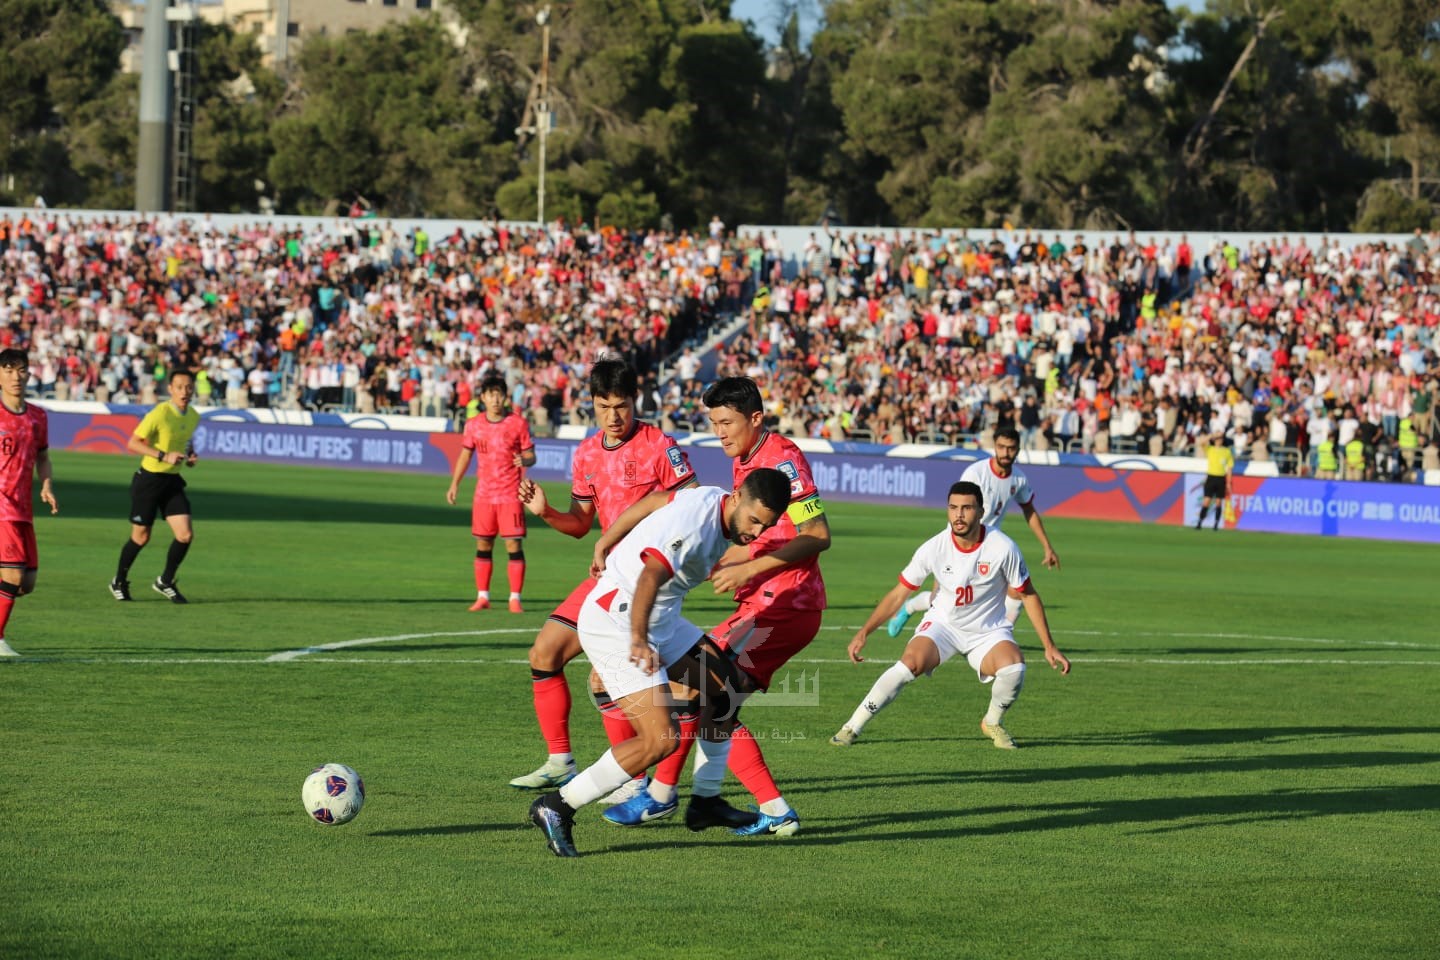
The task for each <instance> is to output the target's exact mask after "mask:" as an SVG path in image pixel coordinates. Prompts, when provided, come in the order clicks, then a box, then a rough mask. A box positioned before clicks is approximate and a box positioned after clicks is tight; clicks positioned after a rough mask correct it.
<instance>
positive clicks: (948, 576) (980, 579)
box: [900, 527, 1030, 633]
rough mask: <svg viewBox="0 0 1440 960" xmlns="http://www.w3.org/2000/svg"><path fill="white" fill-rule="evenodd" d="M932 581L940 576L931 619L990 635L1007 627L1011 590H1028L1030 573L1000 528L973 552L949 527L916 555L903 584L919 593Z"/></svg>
mask: <svg viewBox="0 0 1440 960" xmlns="http://www.w3.org/2000/svg"><path fill="white" fill-rule="evenodd" d="M926 577H934V578H935V596H934V598H933V599H932V600H931V601H930V609H929V610H928V611H926V613H925V618H926V620H940V621H942V622H943V623H945V624H946V625H947V626H949V627H951V628H952V629H955V630H962V631H966V632H974V633H984V632H987V631H990V630H998V629H1001V628H1003V627H1005V626H1006V625H1007V624H1008V623H1009V621H1008V620H1007V619H1006V617H1005V591H1006V588H1009V587H1013V588H1014V589H1016V590H1022V589H1024V587H1025V585H1026V584H1027V583H1029V582H1030V571H1029V569H1027V568H1026V566H1025V558H1024V557H1022V556H1021V555H1020V548H1019V547H1017V546H1016V545H1015V541H1014V540H1011V539H1010V538H1009V537H1007V536H1005V534H1003V533H1001V532H1000V531H999V530H991V529H989V528H986V529H985V531H984V533H983V534H982V536H981V538H980V542H979V543H977V544H975V546H973V547H971V548H970V549H969V550H966V549H964V548H963V547H961V546H960V544H959V542H958V541H956V539H955V537H954V535H953V534H952V533H951V532H950V529H949V528H948V527H947V528H946V529H945V530H943V531H941V532H940V533H938V534H936V535H935V536H933V537H931V538H930V539H929V540H926V541H925V542H924V543H922V544H921V545H920V548H919V549H918V550H916V551H915V555H914V556H913V557H911V558H910V562H909V563H908V564H906V565H905V569H904V570H902V571H901V572H900V582H901V583H903V584H904V585H905V586H907V587H909V588H910V589H911V590H918V589H920V587H921V586H922V585H923V584H924V583H925V578H926Z"/></svg>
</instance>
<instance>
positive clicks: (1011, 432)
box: [995, 424, 1020, 443]
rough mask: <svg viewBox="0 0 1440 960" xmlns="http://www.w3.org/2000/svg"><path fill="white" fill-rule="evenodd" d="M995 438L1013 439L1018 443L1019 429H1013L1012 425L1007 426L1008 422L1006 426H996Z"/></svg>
mask: <svg viewBox="0 0 1440 960" xmlns="http://www.w3.org/2000/svg"><path fill="white" fill-rule="evenodd" d="M995 439H996V440H1014V441H1015V442H1016V443H1019V442H1020V431H1019V430H1016V429H1015V428H1014V427H1012V426H1009V425H1008V424H1007V425H1006V426H1003V427H996V428H995Z"/></svg>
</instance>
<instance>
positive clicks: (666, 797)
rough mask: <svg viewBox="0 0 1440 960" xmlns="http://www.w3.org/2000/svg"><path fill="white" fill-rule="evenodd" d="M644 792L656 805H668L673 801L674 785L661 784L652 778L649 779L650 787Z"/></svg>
mask: <svg viewBox="0 0 1440 960" xmlns="http://www.w3.org/2000/svg"><path fill="white" fill-rule="evenodd" d="M646 790H647V791H648V792H649V794H650V796H651V797H652V798H653V799H654V800H655V802H656V803H669V802H670V801H671V800H674V799H675V784H673V783H661V782H660V781H659V780H656V779H655V778H654V777H651V778H650V786H649V787H647V788H646Z"/></svg>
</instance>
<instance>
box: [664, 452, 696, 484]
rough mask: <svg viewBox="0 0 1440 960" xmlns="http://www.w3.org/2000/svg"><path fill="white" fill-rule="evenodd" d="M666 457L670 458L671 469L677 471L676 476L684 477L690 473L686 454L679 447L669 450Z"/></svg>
mask: <svg viewBox="0 0 1440 960" xmlns="http://www.w3.org/2000/svg"><path fill="white" fill-rule="evenodd" d="M665 456H667V457H669V458H670V469H671V470H674V471H675V476H677V477H683V476H685V474H687V473H689V472H690V470H689V468H688V467H686V465H685V454H684V453H682V452H681V451H680V448H679V447H669V448H667V449H666V451H665Z"/></svg>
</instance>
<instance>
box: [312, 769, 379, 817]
mask: <svg viewBox="0 0 1440 960" xmlns="http://www.w3.org/2000/svg"><path fill="white" fill-rule="evenodd" d="M300 802H301V803H303V804H305V812H306V813H308V814H310V816H312V817H314V818H315V822H316V823H323V824H325V825H326V826H331V827H338V826H340V824H342V823H349V822H350V821H351V820H354V819H355V816H356V814H358V813H359V812H360V808H361V807H362V806H364V805H365V781H364V780H361V779H360V774H358V773H356V772H355V771H354V770H353V769H351V768H350V767H347V766H345V764H343V763H327V764H325V765H324V766H323V767H316V768H315V769H314V770H312V771H311V772H310V776H308V777H306V778H305V786H303V787H301V788H300Z"/></svg>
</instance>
